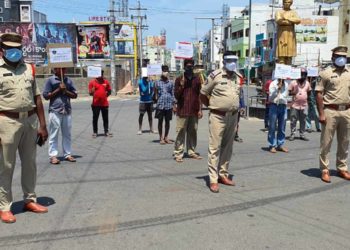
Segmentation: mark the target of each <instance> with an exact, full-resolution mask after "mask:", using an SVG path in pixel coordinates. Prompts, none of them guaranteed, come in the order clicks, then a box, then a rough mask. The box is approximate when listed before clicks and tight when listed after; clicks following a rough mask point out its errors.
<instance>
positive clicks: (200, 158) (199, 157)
mask: <svg viewBox="0 0 350 250" xmlns="http://www.w3.org/2000/svg"><path fill="white" fill-rule="evenodd" d="M190 158H192V159H195V160H202V159H203V157H202V156H200V155H198V154H193V155H190Z"/></svg>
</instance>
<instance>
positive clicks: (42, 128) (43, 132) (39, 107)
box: [34, 95, 48, 142]
mask: <svg viewBox="0 0 350 250" xmlns="http://www.w3.org/2000/svg"><path fill="white" fill-rule="evenodd" d="M34 102H35V105H36V108H35V111H36V114H37V116H38V119H39V124H40V125H39V128H38V135H40V136H41V137H42V139H43V141H44V142H45V141H46V140H47V136H48V133H47V128H46V121H45V113H44V105H43V102H42V100H41V97H40V95H36V96H35V97H34Z"/></svg>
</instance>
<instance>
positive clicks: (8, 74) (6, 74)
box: [2, 73, 12, 76]
mask: <svg viewBox="0 0 350 250" xmlns="http://www.w3.org/2000/svg"><path fill="white" fill-rule="evenodd" d="M2 76H12V73H5V74H3V75H2Z"/></svg>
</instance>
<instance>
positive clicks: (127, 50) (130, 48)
mask: <svg viewBox="0 0 350 250" xmlns="http://www.w3.org/2000/svg"><path fill="white" fill-rule="evenodd" d="M114 46H115V54H116V55H134V41H115V42H114Z"/></svg>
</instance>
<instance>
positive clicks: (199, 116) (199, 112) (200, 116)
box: [198, 110, 203, 119]
mask: <svg viewBox="0 0 350 250" xmlns="http://www.w3.org/2000/svg"><path fill="white" fill-rule="evenodd" d="M202 117H203V112H202V110H199V111H198V119H201V118H202Z"/></svg>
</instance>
